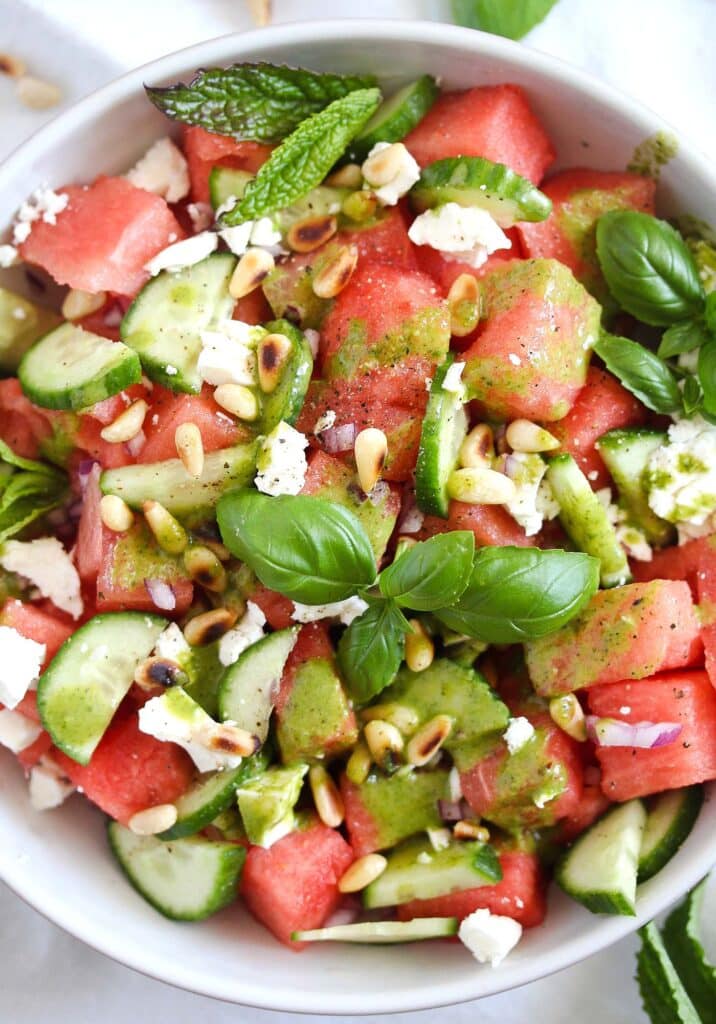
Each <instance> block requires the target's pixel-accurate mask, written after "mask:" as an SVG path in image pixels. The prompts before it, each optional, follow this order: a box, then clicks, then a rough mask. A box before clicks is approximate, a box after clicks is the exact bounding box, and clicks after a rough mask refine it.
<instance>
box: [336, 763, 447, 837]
mask: <svg viewBox="0 0 716 1024" xmlns="http://www.w3.org/2000/svg"><path fill="white" fill-rule="evenodd" d="M341 795H342V796H343V804H344V806H345V813H346V828H347V829H348V836H349V838H350V843H351V846H352V847H353V849H354V851H355V855H356V857H362V856H364V855H365V854H366V853H373V852H374V851H375V850H385V849H388V848H389V847H391V846H395V845H396V843H399V842H401V841H402V840H403V839H407V838H408V837H409V836H412V835H415V834H416V833H417V832H422V831H424V830H425V829H426V828H438V827H439V826H440V825H441V824H442V823H441V820H440V816H439V814H438V800H446V799H448V797H449V789H448V782H447V772H445V771H429V772H417V773H413V772H411V773H410V774H409V775H405V776H401V775H388V776H385V775H369V776H368V778H367V779H366V781H365V782H363V783H361V784H360V785H356V784H355V783H353V782H351V781H350V780H349V779H348V778H347V776H345V775H344V776H342V778H341Z"/></svg>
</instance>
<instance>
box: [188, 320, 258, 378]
mask: <svg viewBox="0 0 716 1024" xmlns="http://www.w3.org/2000/svg"><path fill="white" fill-rule="evenodd" d="M265 334H266V331H265V330H264V328H263V327H253V326H252V325H251V324H245V323H244V322H243V321H242V320H223V321H222V322H221V323H220V324H219V325H218V327H217V329H216V330H206V331H200V332H199V337H200V339H201V352H200V353H199V361H198V363H197V367H198V370H199V375H200V377H201V379H202V380H203V381H205V382H206V383H207V384H213V385H219V384H243V385H245V386H247V387H251V386H252V385H254V384H256V381H257V373H258V367H257V362H256V346H257V344H258V343H259V341H260V340H261V338H262V337H263V336H264V335H265Z"/></svg>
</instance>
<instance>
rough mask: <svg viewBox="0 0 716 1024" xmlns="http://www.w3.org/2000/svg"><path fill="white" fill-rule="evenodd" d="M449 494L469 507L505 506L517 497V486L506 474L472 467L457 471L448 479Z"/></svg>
mask: <svg viewBox="0 0 716 1024" xmlns="http://www.w3.org/2000/svg"><path fill="white" fill-rule="evenodd" d="M448 494H449V495H450V497H451V498H455V500H456V501H464V502H466V503H467V504H468V505H504V504H505V503H506V502H508V501H511V500H512V499H513V498H514V496H515V485H514V483H513V482H512V480H510V478H509V477H508V476H505V474H504V473H497V472H495V470H494V469H482V468H481V467H477V466H475V467H472V468H470V469H456V470H453V472H452V473H451V474H450V476H449V477H448Z"/></svg>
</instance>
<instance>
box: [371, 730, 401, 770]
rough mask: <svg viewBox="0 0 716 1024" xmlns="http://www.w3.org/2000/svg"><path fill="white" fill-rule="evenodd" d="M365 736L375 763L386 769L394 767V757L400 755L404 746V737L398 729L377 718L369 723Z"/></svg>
mask: <svg viewBox="0 0 716 1024" xmlns="http://www.w3.org/2000/svg"><path fill="white" fill-rule="evenodd" d="M363 734H364V736H365V741H366V743H367V744H368V749H369V750H370V752H371V755H372V757H373V760H374V761H375V763H376V764H377V765H379V767H381V768H384V769H388V768H390V767H392V764H393V760H394V758H393V755H394V754H399V753H400V752H401V750H402V749H403V746H404V743H403V737H402V735H401V734H400V732H399V731H398V730H397V729H396V727H395V726H394V725H391V724H390V722H386V721H384V720H383V719H380V718H376V719H373V721H371V722H368V724H367V725H366V727H365V729H364V730H363Z"/></svg>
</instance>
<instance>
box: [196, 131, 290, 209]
mask: <svg viewBox="0 0 716 1024" xmlns="http://www.w3.org/2000/svg"><path fill="white" fill-rule="evenodd" d="M182 144H183V147H184V155H185V157H186V159H187V163H188V164H189V177H190V179H191V198H192V199H193V200H194V202H195V203H208V202H209V174H210V173H211V169H212V167H234V168H237V169H238V170H243V171H250V172H251V173H252V174H255V173H256V171H258V169H259V167H260V166H261V165H262V164H263V163H265V162H266V161H267V160H268V158H269V156H270V155H271V150H272V149H273V146H266V145H264V144H263V143H261V142H249V141H241V142H237V141H236V139H232V138H229V136H228V135H217V134H216V133H214V132H207V131H206V129H204V128H198V127H195V126H194V125H192V126H187V127H185V128H184V129H183V142H182Z"/></svg>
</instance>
